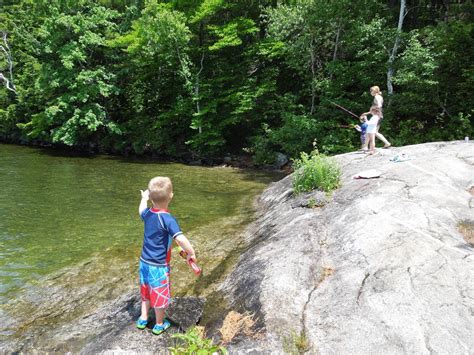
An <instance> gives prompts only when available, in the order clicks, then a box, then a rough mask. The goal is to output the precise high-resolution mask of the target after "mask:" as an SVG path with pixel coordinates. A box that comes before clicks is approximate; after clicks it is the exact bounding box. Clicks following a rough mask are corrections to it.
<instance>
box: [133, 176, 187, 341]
mask: <svg viewBox="0 0 474 355" xmlns="http://www.w3.org/2000/svg"><path fill="white" fill-rule="evenodd" d="M140 191H141V190H140ZM141 194H142V199H141V202H140V206H139V207H138V213H139V214H140V218H141V219H142V220H143V222H144V227H145V231H144V235H143V247H142V252H141V256H140V294H141V298H142V304H141V315H140V318H138V320H137V324H136V325H137V328H139V329H145V328H146V325H147V323H148V311H149V309H150V307H152V308H153V309H154V310H155V315H156V324H155V326H154V327H153V330H152V332H153V334H157V335H158V334H161V333H163V332H164V331H165V330H166V329H168V328H169V327H170V322H169V321H168V320H167V319H165V310H166V308H168V306H169V303H170V298H171V293H170V280H169V275H170V259H171V244H172V242H173V240H175V241H176V242H177V243H178V244H179V245H180V246H181V248H183V249H184V251H185V252H186V253H187V259H188V262H189V261H194V262H195V261H196V255H195V253H194V249H193V247H192V246H191V243H189V241H188V239H187V238H186V237H185V236H184V234H183V232H182V231H181V229H180V227H179V225H178V222H177V221H176V219H175V218H174V217H173V216H172V215H171V214H170V213H169V211H168V205H169V203H170V202H171V199H172V198H173V185H172V183H171V180H170V179H169V178H168V177H161V176H158V177H154V178H153V179H151V180H150V182H149V183H148V190H145V191H141ZM149 199H150V200H151V201H152V204H153V207H152V208H149V207H148V206H147V205H148V200H149Z"/></svg>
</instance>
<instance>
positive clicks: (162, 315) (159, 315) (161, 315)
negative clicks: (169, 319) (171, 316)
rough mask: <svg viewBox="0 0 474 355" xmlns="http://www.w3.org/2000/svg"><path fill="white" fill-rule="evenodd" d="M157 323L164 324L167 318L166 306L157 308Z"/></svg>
mask: <svg viewBox="0 0 474 355" xmlns="http://www.w3.org/2000/svg"><path fill="white" fill-rule="evenodd" d="M155 316H156V324H160V325H161V324H163V320H164V319H165V309H164V308H155Z"/></svg>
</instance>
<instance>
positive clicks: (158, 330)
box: [151, 319, 171, 335]
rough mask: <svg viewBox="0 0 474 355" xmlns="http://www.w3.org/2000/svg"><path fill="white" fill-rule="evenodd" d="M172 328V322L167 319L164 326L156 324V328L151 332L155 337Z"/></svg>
mask: <svg viewBox="0 0 474 355" xmlns="http://www.w3.org/2000/svg"><path fill="white" fill-rule="evenodd" d="M170 326H171V324H170V322H169V321H168V320H167V319H165V320H164V321H163V324H155V326H154V327H153V329H152V331H151V332H152V333H153V334H155V335H160V334H161V333H163V332H164V331H165V330H166V329H168V328H169V327H170Z"/></svg>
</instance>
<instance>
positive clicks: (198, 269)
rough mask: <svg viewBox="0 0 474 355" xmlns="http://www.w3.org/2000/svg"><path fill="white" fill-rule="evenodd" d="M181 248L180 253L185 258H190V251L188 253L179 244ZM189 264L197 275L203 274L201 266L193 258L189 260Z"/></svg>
mask: <svg viewBox="0 0 474 355" xmlns="http://www.w3.org/2000/svg"><path fill="white" fill-rule="evenodd" d="M178 248H179V255H180V256H181V257H182V258H183V259H186V260H187V259H188V253H186V251H185V250H184V249H183V248H181V246H180V245H179V246H178ZM188 265H189V266H190V267H191V269H193V271H194V273H195V274H196V275H198V276H199V275H200V274H201V268H200V267H199V266H197V264H196V263H195V262H194V261H193V260H188Z"/></svg>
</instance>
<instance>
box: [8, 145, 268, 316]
mask: <svg viewBox="0 0 474 355" xmlns="http://www.w3.org/2000/svg"><path fill="white" fill-rule="evenodd" d="M157 175H162V176H169V177H170V178H171V179H172V181H173V184H174V190H175V194H174V199H173V202H172V204H171V206H170V210H171V212H172V213H173V214H175V215H176V217H177V219H178V221H179V223H180V225H181V228H182V229H183V231H184V232H185V234H186V235H187V236H188V237H189V238H190V240H191V241H192V242H193V244H194V245H195V247H196V249H197V252H198V258H199V260H200V263H201V265H202V267H203V268H204V270H205V271H206V272H207V274H208V275H210V273H211V271H212V269H213V268H215V267H216V265H217V263H218V262H219V260H223V259H225V258H226V254H227V253H229V252H230V251H231V250H232V248H234V247H235V245H236V243H238V240H236V238H237V239H238V238H239V232H241V231H242V230H243V229H244V228H245V225H246V224H247V223H248V222H249V221H250V220H251V218H252V217H253V208H252V201H253V199H254V198H255V196H256V195H257V194H258V193H260V192H261V191H262V190H263V188H264V187H265V186H266V185H267V184H268V183H269V182H270V181H271V180H272V179H275V177H273V178H272V177H270V176H269V175H268V174H264V173H261V172H250V171H241V170H236V169H230V168H219V167H213V168H205V167H190V166H185V165H181V164H166V163H153V162H149V161H134V160H125V159H121V158H116V157H109V156H99V157H93V158H89V157H71V156H61V155H58V154H56V153H54V152H53V151H50V150H44V149H39V148H30V147H20V146H13V145H2V144H0V186H1V193H0V243H1V245H0V270H1V271H0V303H1V304H8V306H5V307H3V306H2V307H3V309H2V308H0V314H2V313H3V314H4V315H5V312H8V311H9V310H10V311H11V310H12V309H15V304H16V303H17V302H16V300H21V302H20V301H19V302H18V303H19V304H22V307H23V306H24V303H25V299H28V297H31V295H30V296H25V295H28V289H30V288H31V287H33V288H35V293H36V294H39V295H41V293H42V292H43V293H44V292H47V291H45V290H43V291H41V287H42V288H43V289H44V288H45V287H49V288H51V287H55V288H60V287H62V288H65V287H66V286H65V284H66V281H64V282H63V284H61V281H53V280H56V279H58V280H62V279H67V287H68V290H69V291H68V292H71V290H72V291H74V287H81V286H83V285H85V284H87V283H90V284H93V283H97V282H98V281H100V280H105V279H107V278H110V277H111V273H112V274H113V272H114V270H115V271H116V272H118V273H120V274H121V277H123V276H124V273H125V277H126V278H130V283H129V284H133V283H134V282H135V281H136V280H135V266H136V260H137V258H138V255H139V252H140V247H141V242H142V224H141V222H140V219H139V217H138V212H137V210H138V204H139V201H140V192H139V190H140V189H144V188H146V186H147V183H148V180H149V179H150V178H151V177H153V176H157ZM174 259H175V260H174V263H178V261H176V259H177V258H176V255H174ZM91 265H92V266H91ZM177 267H178V269H177V270H178V271H183V272H180V273H178V275H177V276H176V280H175V281H174V283H175V291H177V292H178V293H179V292H181V293H186V292H189V290H187V289H186V288H185V287H184V285H185V284H187V283H189V282H190V281H189V280H191V278H193V275H192V273H190V272H189V270H187V269H186V265H185V264H184V263H183V262H181V261H179V264H177ZM78 270H80V271H78ZM117 270H118V271H117ZM179 274H181V276H179ZM54 275H56V276H54ZM57 275H67V276H62V277H61V276H57ZM79 275H80V276H79ZM129 275H133V277H132V276H129ZM175 275H176V273H175ZM211 279H212V278H211ZM209 282H211V281H209ZM45 285H46V286H45ZM22 295H23V296H22ZM109 296H110V292H109ZM35 297H36V296H35ZM38 297H39V296H38ZM30 301H31V300H30ZM31 302H32V303H34V304H35V307H37V306H38V304H37V303H35V302H33V301H31Z"/></svg>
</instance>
